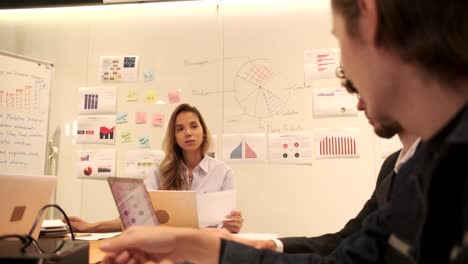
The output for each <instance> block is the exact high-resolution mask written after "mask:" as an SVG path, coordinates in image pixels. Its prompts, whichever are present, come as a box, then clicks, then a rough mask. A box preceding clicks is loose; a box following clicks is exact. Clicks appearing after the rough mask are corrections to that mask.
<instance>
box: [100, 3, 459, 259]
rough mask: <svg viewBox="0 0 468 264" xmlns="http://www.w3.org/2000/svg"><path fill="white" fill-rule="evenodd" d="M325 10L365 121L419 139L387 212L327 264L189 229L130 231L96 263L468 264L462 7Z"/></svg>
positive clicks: (343, 6) (373, 217)
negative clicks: (392, 125) (398, 129)
mask: <svg viewBox="0 0 468 264" xmlns="http://www.w3.org/2000/svg"><path fill="white" fill-rule="evenodd" d="M331 3H332V11H333V33H334V35H335V36H336V38H337V39H338V42H339V46H340V48H341V57H342V62H343V65H344V67H345V69H346V77H347V78H349V79H350V80H352V81H353V83H354V84H355V85H356V87H357V88H358V92H359V95H360V97H361V98H362V99H363V101H364V102H365V103H366V105H365V107H366V112H367V116H368V117H369V118H370V119H372V120H378V121H379V122H380V123H382V124H386V123H387V122H390V121H391V120H394V121H396V122H397V123H398V124H400V125H401V127H402V128H403V129H404V130H405V131H407V132H408V133H411V134H414V135H418V136H421V140H422V143H421V144H422V145H421V146H420V147H419V150H418V152H417V153H416V154H415V156H414V157H413V158H412V159H411V160H409V161H407V162H406V163H405V164H404V165H403V166H402V167H401V168H400V170H399V172H398V174H397V175H396V177H394V180H393V184H392V189H391V194H390V195H391V199H390V202H389V203H388V204H386V205H384V206H383V207H381V208H379V209H377V210H376V211H375V212H373V213H371V214H370V215H369V216H368V217H367V218H366V219H365V221H364V222H363V227H362V228H361V229H360V230H359V231H358V232H356V233H355V234H353V235H351V236H349V237H347V238H346V239H344V240H343V241H342V242H341V243H340V244H339V246H338V247H337V248H336V249H335V250H334V251H333V252H332V253H331V254H330V255H328V256H320V255H317V254H280V253H277V252H273V251H270V250H258V249H255V248H253V247H249V246H246V245H242V244H239V243H236V242H234V241H226V240H223V239H219V238H218V237H216V236H215V235H212V234H209V233H208V232H202V231H199V230H193V229H177V228H161V227H136V228H131V229H129V230H127V231H125V232H124V233H123V234H122V235H121V236H120V237H119V238H117V239H115V240H114V241H110V242H108V243H106V244H103V245H101V249H103V250H105V251H108V252H111V254H110V255H109V256H108V258H107V259H106V261H108V262H115V261H120V262H124V261H136V262H142V261H145V260H147V259H151V260H156V261H157V260H160V259H171V260H180V259H183V260H189V261H193V262H197V263H219V262H220V263H315V264H324V263H334V264H336V263H392V264H394V263H468V181H467V178H468V166H467V165H466V162H467V156H468V85H467V83H468V49H467V48H466V47H467V46H468V16H466V10H468V1H466V0H451V1H440V0H411V1H408V0H378V1H376V0H331ZM410 167H411V169H408V168H410Z"/></svg>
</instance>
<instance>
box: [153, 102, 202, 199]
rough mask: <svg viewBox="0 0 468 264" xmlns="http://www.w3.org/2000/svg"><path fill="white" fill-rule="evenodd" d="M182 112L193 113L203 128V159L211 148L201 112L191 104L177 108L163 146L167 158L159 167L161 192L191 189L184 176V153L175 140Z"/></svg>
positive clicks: (170, 121) (173, 113)
mask: <svg viewBox="0 0 468 264" xmlns="http://www.w3.org/2000/svg"><path fill="white" fill-rule="evenodd" d="M181 112H192V113H193V114H195V115H196V116H197V117H198V120H199V121H200V124H201V126H202V128H203V142H202V144H201V145H200V152H201V154H202V157H203V156H204V155H205V153H206V152H207V151H208V148H209V147H210V143H211V136H210V133H209V131H208V128H207V127H206V123H205V120H204V119H203V117H202V115H201V114H200V111H198V109H197V108H196V107H194V106H191V105H189V104H181V105H179V106H177V108H176V109H174V111H173V112H172V115H171V119H170V120H169V124H168V126H167V131H166V135H165V136H164V141H163V144H162V147H163V150H164V152H165V154H166V156H165V157H164V159H163V161H162V162H161V165H160V167H159V172H160V175H161V176H160V179H159V189H160V190H186V189H188V188H189V186H188V184H187V180H186V179H185V177H184V176H183V175H182V163H183V161H184V157H183V152H182V149H181V148H180V147H179V145H178V144H177V141H176V138H175V126H176V118H177V116H178V115H179V113H181Z"/></svg>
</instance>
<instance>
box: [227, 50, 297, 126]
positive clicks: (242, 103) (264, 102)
mask: <svg viewBox="0 0 468 264" xmlns="http://www.w3.org/2000/svg"><path fill="white" fill-rule="evenodd" d="M234 89H235V96H236V101H237V104H238V105H239V107H240V108H241V109H242V111H243V112H244V113H245V114H247V115H249V116H252V117H256V118H265V117H270V116H272V115H277V114H281V113H282V112H283V109H284V107H285V106H286V104H287V102H288V99H289V94H290V89H289V88H288V87H287V85H286V84H285V81H284V80H283V79H282V78H281V75H280V73H279V72H278V71H275V70H274V69H273V67H272V66H271V64H270V63H269V62H268V61H266V60H262V59H257V60H251V61H249V62H247V63H246V64H244V65H243V66H242V67H241V68H240V70H239V72H238V73H237V75H236V79H235V82H234Z"/></svg>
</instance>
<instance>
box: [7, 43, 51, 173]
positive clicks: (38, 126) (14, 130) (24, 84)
mask: <svg viewBox="0 0 468 264" xmlns="http://www.w3.org/2000/svg"><path fill="white" fill-rule="evenodd" d="M52 74H53V65H52V64H51V63H48V62H41V61H38V60H35V59H30V58H25V57H22V56H18V55H14V54H11V53H6V52H1V51H0V83H1V84H2V85H1V87H0V171H1V172H2V173H15V174H44V173H45V164H46V157H45V156H46V151H47V150H46V145H47V127H48V120H49V118H48V116H49V98H50V83H51V80H52Z"/></svg>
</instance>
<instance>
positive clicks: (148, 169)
mask: <svg viewBox="0 0 468 264" xmlns="http://www.w3.org/2000/svg"><path fill="white" fill-rule="evenodd" d="M164 156H165V155H164V152H163V151H162V150H130V151H128V152H127V156H126V159H125V177H128V178H141V179H146V177H148V176H151V175H153V173H154V170H155V169H156V167H159V164H160V163H161V161H162V160H163V159H164Z"/></svg>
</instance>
